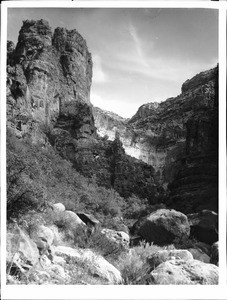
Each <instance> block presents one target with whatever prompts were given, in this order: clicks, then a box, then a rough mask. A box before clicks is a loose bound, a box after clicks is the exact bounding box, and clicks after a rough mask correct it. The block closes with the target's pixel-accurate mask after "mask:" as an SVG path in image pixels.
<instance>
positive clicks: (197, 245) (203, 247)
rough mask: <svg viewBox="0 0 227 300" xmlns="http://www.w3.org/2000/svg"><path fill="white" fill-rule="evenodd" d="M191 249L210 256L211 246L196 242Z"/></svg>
mask: <svg viewBox="0 0 227 300" xmlns="http://www.w3.org/2000/svg"><path fill="white" fill-rule="evenodd" d="M193 248H196V249H200V250H202V251H203V252H204V253H206V254H207V255H210V249H211V246H210V245H208V244H206V243H203V242H196V243H195V244H193Z"/></svg>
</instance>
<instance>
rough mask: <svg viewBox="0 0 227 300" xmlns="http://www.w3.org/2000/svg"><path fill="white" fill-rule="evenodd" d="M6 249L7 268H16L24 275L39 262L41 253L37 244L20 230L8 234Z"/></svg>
mask: <svg viewBox="0 0 227 300" xmlns="http://www.w3.org/2000/svg"><path fill="white" fill-rule="evenodd" d="M6 249H7V258H6V260H7V268H8V267H9V268H11V267H13V266H16V268H17V269H20V271H21V272H22V273H23V272H25V271H26V270H28V269H30V268H31V267H32V266H34V265H36V264H37V262H38V259H39V251H38V249H37V247H36V244H35V243H34V242H33V241H32V240H31V239H30V238H29V236H28V235H27V234H26V233H25V232H24V231H22V230H21V229H19V228H18V229H17V230H15V231H14V232H9V233H7V237H6Z"/></svg>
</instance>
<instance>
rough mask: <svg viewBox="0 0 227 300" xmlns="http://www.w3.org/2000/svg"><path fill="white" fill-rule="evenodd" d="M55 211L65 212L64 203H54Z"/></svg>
mask: <svg viewBox="0 0 227 300" xmlns="http://www.w3.org/2000/svg"><path fill="white" fill-rule="evenodd" d="M52 208H53V211H54V212H63V211H65V205H64V204H62V203H54V204H53V205H52Z"/></svg>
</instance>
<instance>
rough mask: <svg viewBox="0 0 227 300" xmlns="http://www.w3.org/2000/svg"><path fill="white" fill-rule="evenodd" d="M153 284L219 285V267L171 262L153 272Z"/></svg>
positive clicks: (195, 262) (192, 262)
mask: <svg viewBox="0 0 227 300" xmlns="http://www.w3.org/2000/svg"><path fill="white" fill-rule="evenodd" d="M150 275H151V280H152V283H153V284H176V285H179V284H190V285H194V284H210V285H214V284H218V267H217V266H215V265H212V264H206V263H203V262H201V261H198V260H188V261H185V260H171V261H166V262H164V263H162V264H160V265H159V266H158V267H157V268H156V269H155V270H153V271H152V272H151V274H150Z"/></svg>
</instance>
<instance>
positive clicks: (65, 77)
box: [7, 20, 92, 126]
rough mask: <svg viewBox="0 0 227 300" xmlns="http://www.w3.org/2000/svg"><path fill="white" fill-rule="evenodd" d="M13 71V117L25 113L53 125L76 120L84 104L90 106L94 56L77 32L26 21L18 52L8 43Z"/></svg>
mask: <svg viewBox="0 0 227 300" xmlns="http://www.w3.org/2000/svg"><path fill="white" fill-rule="evenodd" d="M7 71H8V109H9V110H10V113H9V119H10V116H12V115H13V114H14V115H15V114H21V113H24V114H26V115H27V116H30V117H31V118H32V119H33V120H34V121H38V122H39V123H42V124H45V125H50V124H51V123H53V122H55V121H56V120H57V118H58V117H59V116H61V117H70V116H72V115H75V116H76V115H77V114H78V108H77V105H78V103H80V102H82V103H84V105H85V104H86V105H88V106H89V105H90V99H89V95H90V86H91V78H92V60H91V54H90V53H89V51H88V49H87V46H86V42H85V40H84V39H83V38H82V37H81V35H80V34H79V33H78V32H77V31H76V30H67V29H64V28H56V29H55V31H54V33H52V31H51V28H50V26H49V24H48V22H47V21H44V20H39V21H33V20H31V21H29V20H26V21H24V22H23V26H22V28H21V30H20V32H19V37H18V43H17V45H16V48H15V49H13V44H12V43H11V42H8V67H7ZM16 126H17V124H16Z"/></svg>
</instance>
